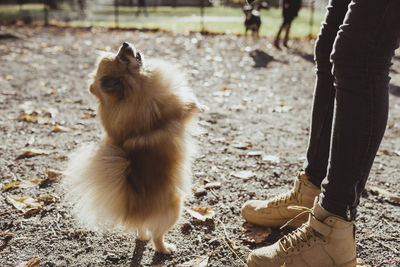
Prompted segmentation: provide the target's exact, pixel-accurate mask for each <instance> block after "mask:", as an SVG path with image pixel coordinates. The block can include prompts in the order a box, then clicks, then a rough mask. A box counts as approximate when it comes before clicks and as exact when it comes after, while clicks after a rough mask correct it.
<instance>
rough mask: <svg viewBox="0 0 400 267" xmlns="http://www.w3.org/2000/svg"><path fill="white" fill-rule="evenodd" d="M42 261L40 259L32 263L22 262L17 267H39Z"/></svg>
mask: <svg viewBox="0 0 400 267" xmlns="http://www.w3.org/2000/svg"><path fill="white" fill-rule="evenodd" d="M39 266H40V260H39V259H32V260H30V261H25V262H21V263H20V264H18V266H17V267H39Z"/></svg>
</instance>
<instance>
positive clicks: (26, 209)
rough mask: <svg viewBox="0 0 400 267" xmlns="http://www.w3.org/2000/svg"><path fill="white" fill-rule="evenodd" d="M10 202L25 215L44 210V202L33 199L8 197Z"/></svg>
mask: <svg viewBox="0 0 400 267" xmlns="http://www.w3.org/2000/svg"><path fill="white" fill-rule="evenodd" d="M7 199H8V201H9V202H10V203H11V204H12V205H13V206H14V207H15V208H16V209H18V210H19V211H22V212H23V213H24V214H34V213H36V212H38V211H39V210H41V209H42V208H43V205H44V204H43V202H39V201H37V200H35V199H33V198H31V197H28V196H23V197H16V196H7Z"/></svg>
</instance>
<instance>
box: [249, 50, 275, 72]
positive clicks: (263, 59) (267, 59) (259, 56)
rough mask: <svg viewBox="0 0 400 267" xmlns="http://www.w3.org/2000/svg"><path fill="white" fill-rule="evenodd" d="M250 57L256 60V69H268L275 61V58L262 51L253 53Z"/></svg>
mask: <svg viewBox="0 0 400 267" xmlns="http://www.w3.org/2000/svg"><path fill="white" fill-rule="evenodd" d="M250 57H251V58H252V59H253V60H254V66H253V67H254V68H268V65H269V63H271V62H272V61H274V60H275V59H274V57H273V56H270V55H268V54H267V53H265V52H264V51H262V50H260V49H256V50H254V51H251V52H250Z"/></svg>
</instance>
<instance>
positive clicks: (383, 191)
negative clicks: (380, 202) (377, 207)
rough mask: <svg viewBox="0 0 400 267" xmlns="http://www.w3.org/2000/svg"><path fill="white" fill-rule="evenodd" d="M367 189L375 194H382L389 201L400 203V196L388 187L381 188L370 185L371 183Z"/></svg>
mask: <svg viewBox="0 0 400 267" xmlns="http://www.w3.org/2000/svg"><path fill="white" fill-rule="evenodd" d="M366 189H367V190H368V191H370V192H372V193H375V194H377V195H379V196H381V197H382V198H384V199H385V200H387V201H389V202H392V203H396V204H400V196H399V195H395V194H393V193H391V192H389V191H387V190H386V189H383V188H379V187H377V186H373V185H369V184H367V186H366Z"/></svg>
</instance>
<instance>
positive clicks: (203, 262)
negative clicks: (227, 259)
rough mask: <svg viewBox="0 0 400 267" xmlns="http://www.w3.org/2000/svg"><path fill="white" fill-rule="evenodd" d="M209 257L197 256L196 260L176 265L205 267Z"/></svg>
mask: <svg viewBox="0 0 400 267" xmlns="http://www.w3.org/2000/svg"><path fill="white" fill-rule="evenodd" d="M209 258H210V256H198V257H197V258H195V259H193V260H190V261H187V262H184V263H181V264H178V267H206V266H207V265H208V259H209Z"/></svg>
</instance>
